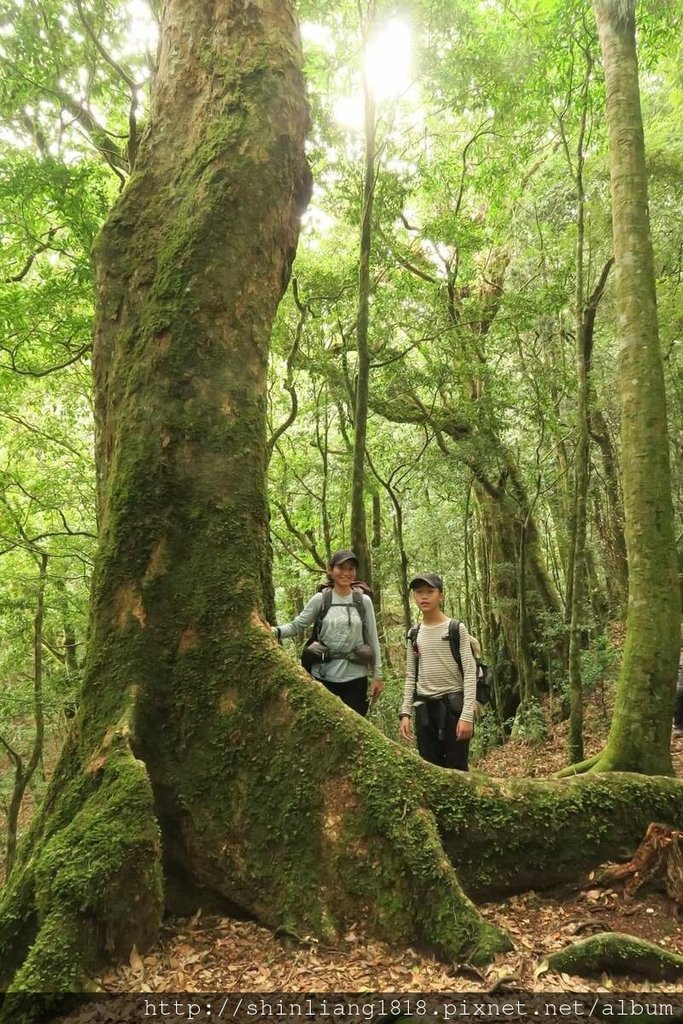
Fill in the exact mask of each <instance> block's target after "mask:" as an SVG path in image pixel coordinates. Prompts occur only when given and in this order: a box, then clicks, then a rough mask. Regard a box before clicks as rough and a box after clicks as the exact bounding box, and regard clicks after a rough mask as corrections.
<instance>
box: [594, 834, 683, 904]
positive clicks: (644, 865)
mask: <svg viewBox="0 0 683 1024" xmlns="http://www.w3.org/2000/svg"><path fill="white" fill-rule="evenodd" d="M595 880H596V881H597V882H598V883H599V884H600V885H611V884H612V883H614V882H623V883H624V892H625V893H627V894H628V895H629V896H635V894H636V892H637V891H638V889H640V887H641V886H642V885H645V884H646V883H648V882H660V883H662V884H663V886H664V889H665V890H666V894H667V896H668V897H669V898H670V899H671V900H673V902H674V905H675V908H676V912H678V908H679V907H680V906H681V905H682V904H683V832H680V831H679V830H677V829H673V828H670V827H669V826H668V825H662V824H661V823H659V822H655V821H653V822H652V823H651V824H650V825H649V826H648V830H647V832H646V833H645V838H644V839H643V841H642V843H641V844H640V846H639V847H638V849H637V850H636V852H635V854H634V855H633V857H632V858H631V860H630V861H629V862H628V863H627V864H616V865H610V866H608V867H607V868H605V869H604V870H603V871H600V872H599V873H597V874H596V879H595Z"/></svg>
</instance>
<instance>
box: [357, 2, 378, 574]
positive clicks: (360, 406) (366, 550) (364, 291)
mask: <svg viewBox="0 0 683 1024" xmlns="http://www.w3.org/2000/svg"><path fill="white" fill-rule="evenodd" d="M373 16H374V0H371V2H370V4H369V6H368V14H367V23H366V26H365V28H364V35H365V38H366V40H367V36H368V32H369V30H370V28H371V27H372V23H373ZM363 97H364V104H365V168H364V172H363V209H362V211H361V234H360V255H359V276H358V316H357V320H356V344H357V348H358V377H357V380H356V395H355V402H354V415H353V426H354V442H353V493H352V495H351V544H352V545H353V550H354V551H355V553H356V555H357V557H358V573H359V576H360V578H361V579H364V580H366V581H367V582H368V583H369V584H372V562H371V559H370V547H369V545H368V538H367V527H366V517H365V446H366V441H367V430H368V398H369V392H370V344H369V339H368V333H369V328H370V292H371V288H372V284H371V280H370V258H371V254H372V211H373V207H374V200H375V175H376V169H375V138H376V132H377V125H376V122H375V101H374V96H373V92H372V87H371V85H370V83H369V81H368V80H367V76H366V75H364V78H363Z"/></svg>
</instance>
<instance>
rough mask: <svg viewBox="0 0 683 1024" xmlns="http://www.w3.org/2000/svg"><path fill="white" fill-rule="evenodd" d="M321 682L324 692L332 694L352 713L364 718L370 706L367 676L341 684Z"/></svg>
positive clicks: (323, 680)
mask: <svg viewBox="0 0 683 1024" xmlns="http://www.w3.org/2000/svg"><path fill="white" fill-rule="evenodd" d="M321 682H322V684H323V686H324V687H325V689H326V690H329V691H330V693H333V694H334V695H335V697H339V698H340V700H342V701H343V702H344V704H346V706H347V707H349V708H353V710H354V711H357V712H358V714H359V715H362V717H363V718H365V716H366V715H367V713H368V708H369V706H370V704H369V701H368V677H367V676H361V678H360V679H348V680H345V681H344V682H343V683H331V682H328V681H327V680H326V679H322V680H321Z"/></svg>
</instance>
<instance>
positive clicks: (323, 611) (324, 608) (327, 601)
mask: <svg viewBox="0 0 683 1024" xmlns="http://www.w3.org/2000/svg"><path fill="white" fill-rule="evenodd" d="M320 596H321V598H322V600H321V603H320V611H319V612H318V615H317V617H316V620H315V622H314V623H313V632H312V633H311V640H317V639H318V636H319V635H320V627H321V626H322V624H323V619H324V618H325V616H326V615H327V613H328V612H329V610H330V605H331V604H332V587H324V588H323V589H322V590H321V591H320Z"/></svg>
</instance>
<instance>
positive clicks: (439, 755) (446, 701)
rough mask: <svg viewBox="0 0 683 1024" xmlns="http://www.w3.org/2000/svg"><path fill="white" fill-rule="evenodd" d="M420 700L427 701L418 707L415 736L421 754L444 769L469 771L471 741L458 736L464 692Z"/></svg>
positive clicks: (416, 710) (416, 709) (426, 759)
mask: <svg viewBox="0 0 683 1024" xmlns="http://www.w3.org/2000/svg"><path fill="white" fill-rule="evenodd" d="M418 699H419V700H422V701H423V703H422V704H418V706H417V707H416V708H415V736H416V738H417V749H418V750H419V751H420V757H423V758H424V759H425V761H430V762H431V763H432V764H438V765H439V766H440V767H441V768H457V769H458V770H459V771H461V772H466V771H467V760H468V757H469V752H470V741H469V740H459V739H456V735H455V729H456V726H457V724H458V722H459V720H460V715H461V714H462V705H463V700H464V696H463V694H462V693H448V694H446V695H445V696H444V697H436V698H432V699H431V700H427V699H426V698H422V697H420V698H418Z"/></svg>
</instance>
